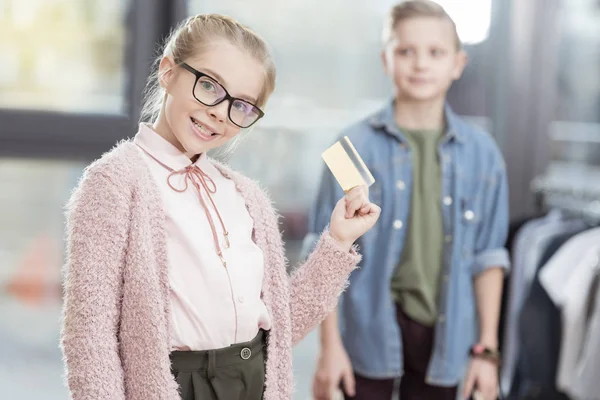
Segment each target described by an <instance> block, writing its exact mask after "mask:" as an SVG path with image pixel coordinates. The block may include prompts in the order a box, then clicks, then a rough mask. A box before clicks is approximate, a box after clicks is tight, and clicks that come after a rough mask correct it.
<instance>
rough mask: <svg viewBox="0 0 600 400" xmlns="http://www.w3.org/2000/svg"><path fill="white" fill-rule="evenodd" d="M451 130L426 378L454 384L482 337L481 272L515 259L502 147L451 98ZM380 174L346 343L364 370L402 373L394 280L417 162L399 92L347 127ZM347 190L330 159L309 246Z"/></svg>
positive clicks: (350, 295)
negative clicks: (477, 288) (399, 120)
mask: <svg viewBox="0 0 600 400" xmlns="http://www.w3.org/2000/svg"><path fill="white" fill-rule="evenodd" d="M445 116H446V122H447V131H446V133H445V136H444V138H443V140H442V141H441V142H440V145H439V149H438V152H439V159H440V163H441V169H442V186H443V188H442V197H441V198H440V199H439V201H440V203H439V204H440V207H441V208H442V210H443V212H442V214H443V227H444V228H443V229H444V236H445V245H444V249H443V266H442V272H441V273H442V276H441V277H440V279H441V284H440V289H439V290H440V293H439V304H438V305H439V316H438V320H437V322H436V325H435V339H434V345H433V353H432V357H431V361H430V363H429V367H428V374H427V382H428V383H430V384H432V385H439V386H452V385H456V384H458V383H459V381H460V380H461V379H462V377H463V375H464V373H465V367H466V362H467V359H468V351H469V348H470V346H472V345H473V344H474V343H476V342H477V341H478V340H479V329H478V322H477V320H478V318H477V313H476V306H475V293H474V288H473V278H474V277H475V276H477V275H478V274H479V273H481V272H482V271H484V270H486V269H487V268H491V267H502V268H505V269H508V267H509V257H508V252H507V250H506V249H505V248H504V244H505V241H506V236H507V232H508V223H509V221H508V218H509V217H508V188H507V183H506V171H505V164H504V160H503V158H502V154H501V153H500V150H499V149H498V147H497V145H496V143H495V142H494V140H493V138H492V137H491V136H490V135H488V134H487V133H485V132H483V131H481V130H480V129H478V128H475V127H474V126H471V125H469V124H468V123H466V121H464V120H463V119H461V118H460V117H458V116H457V115H456V114H455V113H454V112H453V111H452V110H451V109H450V107H448V106H446V108H445ZM341 136H348V137H349V138H350V140H351V141H352V143H353V144H354V147H355V148H356V150H357V151H358V153H359V154H360V155H361V157H362V158H363V160H364V162H365V164H366V165H367V167H368V168H369V170H370V171H371V173H372V174H373V176H374V177H375V180H376V182H375V183H374V184H373V185H372V186H371V188H370V193H369V194H370V198H371V201H372V202H374V203H375V204H377V205H379V206H380V207H381V210H382V211H381V216H380V219H379V221H378V222H377V224H376V225H375V227H373V228H372V229H371V230H370V231H369V232H367V233H366V234H365V235H363V236H362V237H361V238H360V239H359V240H358V242H357V244H358V245H359V248H360V252H361V253H362V255H363V260H362V262H361V267H360V268H359V269H358V270H356V271H355V272H353V274H352V275H351V277H350V286H349V287H348V289H347V290H346V291H345V292H344V293H343V294H342V297H341V299H340V305H339V315H340V330H341V335H342V340H343V343H344V346H345V348H346V350H347V352H348V355H349V357H350V360H351V362H352V365H353V367H354V370H355V372H356V373H358V374H360V375H362V376H366V377H370V378H394V377H400V376H402V373H403V366H402V341H401V336H400V335H401V332H400V328H399V326H398V323H397V321H396V311H395V303H394V299H393V298H392V293H391V289H390V282H391V278H392V276H393V274H394V271H395V269H396V268H397V266H398V264H399V260H400V255H401V253H402V248H403V245H404V243H405V232H406V225H407V222H408V220H409V212H410V202H411V188H412V179H413V167H412V163H411V153H410V148H409V146H408V143H407V141H406V138H405V136H404V134H403V133H402V131H401V130H400V129H399V128H398V127H397V125H396V123H395V121H394V105H393V102H390V103H389V104H388V105H387V106H386V107H385V108H383V109H382V110H381V111H379V112H378V113H376V114H374V115H372V116H371V117H368V118H366V119H364V120H362V121H360V122H359V123H357V124H355V125H353V126H351V127H350V128H348V129H347V130H345V131H344V132H343V133H342V135H341ZM343 196H344V193H343V191H342V190H341V188H340V187H339V185H338V184H337V182H336V181H335V179H334V177H333V175H332V174H331V173H330V172H329V170H328V169H327V168H325V170H324V172H323V176H322V179H321V185H320V188H319V192H318V196H317V199H316V202H315V204H314V206H313V210H312V212H311V216H310V221H309V234H308V235H307V237H306V238H305V242H304V252H305V253H306V252H307V251H308V249H309V248H310V247H311V246H312V243H314V239H315V238H316V237H317V235H318V232H321V231H322V230H323V229H324V228H325V227H326V226H327V225H328V224H329V220H330V216H331V212H332V210H333V208H334V207H335V204H336V202H337V200H339V199H340V198H341V197H343Z"/></svg>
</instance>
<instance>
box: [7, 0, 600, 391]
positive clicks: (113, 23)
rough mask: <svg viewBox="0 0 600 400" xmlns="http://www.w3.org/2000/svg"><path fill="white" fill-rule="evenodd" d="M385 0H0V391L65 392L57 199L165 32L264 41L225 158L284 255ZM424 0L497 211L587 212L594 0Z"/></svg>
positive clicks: (128, 99) (370, 83)
mask: <svg viewBox="0 0 600 400" xmlns="http://www.w3.org/2000/svg"><path fill="white" fill-rule="evenodd" d="M393 3H394V2H393V1H389V0H353V1H347V0H346V1H343V0H328V1H318V0H285V1H273V0H189V1H184V0H143V1H142V0H0V398H1V399H10V400H12V399H23V400H29V399H48V400H60V399H66V398H67V394H66V389H65V388H64V387H63V383H62V377H61V376H62V362H61V355H60V351H59V348H58V336H59V322H58V317H59V313H60V307H61V292H60V269H61V265H62V262H63V246H64V244H63V223H64V217H63V205H64V204H65V202H66V200H67V199H68V197H69V194H70V192H71V190H72V188H73V187H74V186H75V185H76V183H77V181H78V179H79V177H80V176H81V173H82V170H83V168H84V167H85V165H87V164H88V163H89V162H90V161H91V160H93V159H95V158H97V157H99V156H100V155H101V154H102V153H103V152H104V151H106V150H108V149H110V148H111V146H112V145H113V144H114V143H115V142H116V141H117V140H120V139H122V138H127V137H131V136H133V135H134V134H135V132H136V130H137V120H138V117H139V111H140V105H141V93H142V90H143V88H144V85H145V81H146V77H147V76H148V74H149V70H150V64H151V62H152V60H153V59H154V56H155V55H156V51H157V48H158V46H157V43H159V42H160V41H161V40H162V39H163V38H164V37H165V35H166V34H167V33H168V31H169V30H170V29H171V28H172V27H173V26H174V25H175V24H176V23H177V22H178V21H180V20H181V19H183V18H185V17H186V16H187V15H190V14H196V13H204V12H217V13H223V14H229V15H232V16H234V17H235V18H238V19H239V20H241V21H242V22H243V23H245V24H247V25H249V26H251V27H252V28H253V29H254V30H255V31H257V32H258V33H259V34H260V35H262V36H263V37H264V38H265V39H266V40H267V42H268V43H269V44H270V45H271V47H272V50H273V53H274V56H275V61H276V64H277V67H278V82H277V89H276V91H275V94H274V95H273V97H272V98H271V100H270V102H269V105H268V108H267V117H266V118H265V119H264V120H263V121H261V123H260V125H259V126H258V127H257V128H256V129H254V130H253V131H252V132H251V137H252V138H251V139H250V140H245V141H242V143H241V145H240V146H239V148H238V149H237V150H236V152H235V153H234V155H233V156H232V158H231V160H230V162H231V164H232V165H233V166H234V167H235V168H237V169H239V170H241V171H242V172H244V173H245V174H247V175H249V176H251V177H253V178H256V179H258V180H259V181H260V182H261V183H262V184H263V186H264V187H266V188H267V189H268V191H269V192H270V194H271V195H272V197H273V199H274V201H275V203H276V206H277V208H278V209H279V210H280V211H281V212H282V214H283V215H284V218H283V226H282V229H283V230H284V235H285V239H286V243H287V252H288V258H289V259H290V261H291V264H293V263H294V262H295V261H296V260H297V258H298V253H299V249H300V242H301V240H302V237H303V235H304V234H305V233H306V221H307V212H308V209H309V207H310V203H311V201H312V198H313V196H314V194H315V192H316V186H317V182H318V179H319V175H320V171H321V168H322V163H321V161H320V153H321V152H322V151H323V150H324V149H325V148H326V147H327V146H328V145H329V144H330V143H331V142H332V140H333V139H334V137H335V136H337V134H338V133H339V132H340V130H341V129H342V128H344V127H346V126H348V125H350V124H352V123H353V122H355V121H357V120H358V119H360V118H362V117H364V116H366V115H368V114H369V113H371V112H373V111H374V110H376V109H377V108H378V107H381V106H382V104H383V103H384V102H386V101H387V100H388V99H389V96H390V94H391V87H390V84H389V83H388V81H387V80H386V78H385V76H384V75H383V71H382V67H381V63H380V58H379V52H380V32H381V28H382V23H383V20H384V16H385V14H386V12H387V10H389V8H390V7H391V6H392V4H393ZM439 3H440V4H442V5H443V6H445V7H446V9H447V11H448V12H449V14H450V15H451V16H452V17H453V18H454V20H455V21H456V23H457V26H458V31H459V34H460V36H461V39H462V40H463V42H464V43H465V47H466V50H467V53H468V55H469V65H468V67H467V69H466V71H465V73H464V76H463V78H462V79H461V80H460V81H459V82H457V83H456V84H455V85H454V87H453V88H452V90H451V93H450V98H449V101H450V104H451V105H452V106H453V108H454V109H455V111H457V112H458V113H459V114H461V115H463V116H465V117H466V118H468V119H469V120H471V121H472V122H473V123H475V124H478V125H480V126H482V127H484V128H485V129H487V130H488V131H490V132H491V133H492V134H493V135H494V137H495V138H496V140H497V142H498V143H499V145H500V147H501V149H502V151H503V153H504V156H505V158H506V161H507V166H508V175H509V185H510V202H511V218H512V220H513V221H518V220H523V219H526V218H530V217H531V216H534V215H538V214H539V213H541V212H543V211H544V210H547V209H549V208H565V209H567V208H569V209H572V210H571V211H573V209H574V211H575V212H576V211H577V210H579V211H581V212H582V213H584V215H583V217H585V218H586V220H587V221H590V220H591V219H593V218H598V209H599V208H600V178H599V177H600V172H599V168H600V167H599V166H600V1H598V0H528V1H520V0H445V1H443V0H440V1H439ZM556 199H559V200H560V201H558V200H556ZM574 202H576V203H574ZM565 204H566V205H565ZM573 204H575V206H573ZM594 221H596V220H594ZM598 222H600V220H598ZM592 223H597V222H592ZM507 296H508V295H507ZM317 352H318V343H317V339H316V335H315V334H314V333H313V334H311V335H310V336H309V337H308V338H307V339H306V340H305V341H304V342H303V343H301V344H300V345H299V346H298V347H297V348H296V349H295V351H294V357H295V373H296V379H297V393H296V398H295V399H296V400H308V399H310V383H311V379H312V372H313V370H314V367H315V363H316V357H317ZM32 377H35V378H34V379H32ZM544 398H548V397H544Z"/></svg>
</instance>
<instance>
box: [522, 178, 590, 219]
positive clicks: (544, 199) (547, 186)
mask: <svg viewBox="0 0 600 400" xmlns="http://www.w3.org/2000/svg"><path fill="white" fill-rule="evenodd" d="M531 189H532V192H533V193H534V195H535V196H536V198H537V200H538V204H540V205H542V206H543V208H545V209H558V210H561V211H563V212H564V213H565V214H567V215H569V216H573V217H578V218H581V219H583V220H584V221H586V222H588V223H589V224H591V225H600V170H598V168H589V167H588V168H577V170H576V171H570V172H568V171H564V170H563V171H561V172H560V173H556V172H555V173H552V172H551V171H549V173H547V174H545V175H543V176H539V177H537V178H535V179H534V180H533V182H532V183H531Z"/></svg>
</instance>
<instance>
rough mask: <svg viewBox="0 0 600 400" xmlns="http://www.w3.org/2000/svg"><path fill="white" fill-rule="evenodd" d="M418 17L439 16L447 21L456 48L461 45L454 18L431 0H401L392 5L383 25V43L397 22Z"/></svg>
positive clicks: (390, 34) (390, 36) (389, 38)
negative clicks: (449, 24)
mask: <svg viewBox="0 0 600 400" xmlns="http://www.w3.org/2000/svg"><path fill="white" fill-rule="evenodd" d="M419 17H431V18H440V19H445V20H447V21H449V22H450V23H451V24H452V28H453V30H454V36H455V41H456V49H457V50H458V49H460V48H461V47H462V43H461V41H460V38H459V36H458V31H457V29H456V24H455V23H454V20H453V19H452V18H451V17H450V15H448V13H447V12H446V10H444V7H442V6H441V5H439V4H438V3H436V2H434V1H431V0H407V1H401V2H400V3H398V4H396V5H395V6H394V7H392V9H391V10H390V12H389V14H388V17H387V20H386V23H385V25H384V27H383V43H384V44H387V43H388V42H389V41H390V40H391V38H392V32H393V31H394V29H396V26H398V23H400V22H401V21H404V20H407V19H411V18H419Z"/></svg>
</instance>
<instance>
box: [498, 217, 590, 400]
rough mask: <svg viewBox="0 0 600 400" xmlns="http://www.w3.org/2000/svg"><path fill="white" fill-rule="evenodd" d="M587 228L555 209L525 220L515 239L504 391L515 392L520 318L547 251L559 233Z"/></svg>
mask: <svg viewBox="0 0 600 400" xmlns="http://www.w3.org/2000/svg"><path fill="white" fill-rule="evenodd" d="M584 227H585V223H584V222H583V221H580V220H569V219H565V218H564V217H563V214H562V213H561V212H560V211H556V210H555V211H552V212H550V213H548V214H547V215H546V216H544V217H541V218H537V219H533V220H531V221H529V222H527V223H525V224H524V226H523V227H522V228H521V230H520V231H519V232H518V233H517V235H516V237H515V239H514V243H513V247H512V249H511V255H512V259H513V261H512V262H513V270H512V273H511V275H510V277H509V288H508V293H509V298H508V307H507V311H506V315H505V317H504V318H505V325H504V335H503V340H502V342H503V360H502V366H503V367H502V374H501V388H502V391H503V393H511V392H512V390H511V388H512V386H513V385H512V383H513V377H514V376H515V370H516V366H517V364H518V359H519V352H520V340H519V331H520V329H519V318H520V315H521V311H522V309H523V305H524V303H525V300H526V299H527V296H528V294H529V292H530V289H531V285H532V283H533V281H534V278H535V277H536V273H537V270H538V267H539V262H540V260H541V258H542V257H543V254H544V251H545V250H546V249H547V247H548V245H549V244H550V243H551V241H552V239H553V238H555V237H556V236H559V235H562V234H565V233H574V232H578V231H581V230H582V229H584Z"/></svg>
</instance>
